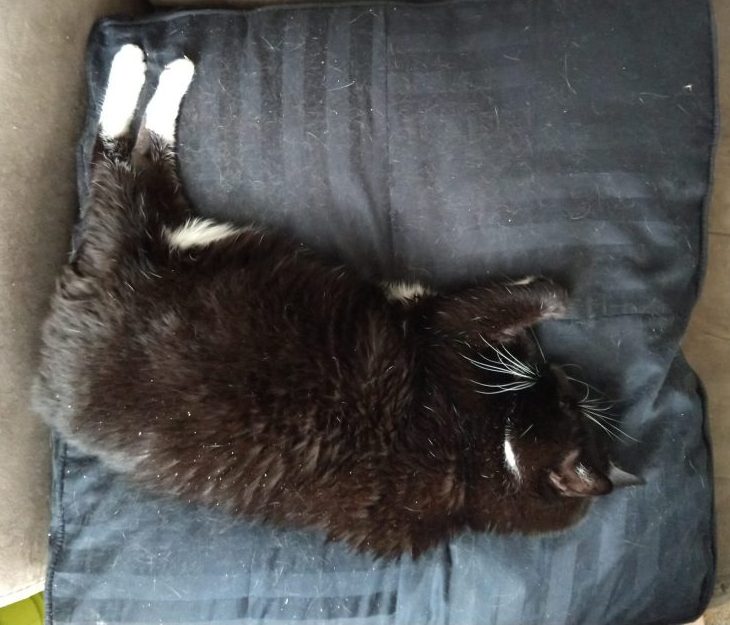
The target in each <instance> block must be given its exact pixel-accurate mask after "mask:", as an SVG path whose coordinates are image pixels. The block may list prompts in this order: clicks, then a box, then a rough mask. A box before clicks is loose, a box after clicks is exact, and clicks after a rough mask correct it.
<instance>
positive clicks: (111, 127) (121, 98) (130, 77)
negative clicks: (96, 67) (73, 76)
mask: <svg viewBox="0 0 730 625" xmlns="http://www.w3.org/2000/svg"><path fill="white" fill-rule="evenodd" d="M146 70H147V64H146V63H145V55H144V52H143V51H142V49H141V48H140V47H139V46H135V45H133V44H131V43H128V44H126V45H123V46H122V47H121V48H120V49H119V51H118V52H117V53H116V54H115V55H114V59H113V60H112V65H111V70H110V71H109V82H108V83H107V87H106V92H105V93H104V103H103V104H102V106H101V116H100V118H99V124H100V126H101V134H102V135H103V136H104V137H106V138H108V139H117V138H119V137H122V136H124V135H126V134H127V133H128V132H129V128H130V126H131V124H132V120H133V119H134V112H135V111H136V110H137V100H138V99H139V94H140V91H142V87H143V86H144V81H145V72H146Z"/></svg>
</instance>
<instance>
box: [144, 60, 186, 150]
mask: <svg viewBox="0 0 730 625" xmlns="http://www.w3.org/2000/svg"><path fill="white" fill-rule="evenodd" d="M194 73H195V66H194V65H193V62H192V61H191V60H190V59H188V58H187V57H183V58H180V59H177V60H175V61H173V62H172V63H169V64H168V65H166V66H165V69H164V70H163V71H162V74H160V81H159V83H158V85H157V89H156V91H155V93H154V95H153V96H152V99H151V100H150V101H149V104H148V105H147V110H146V112H145V120H144V127H145V128H146V129H147V130H148V131H150V132H152V133H154V134H155V135H157V137H159V138H160V139H161V140H162V141H163V142H164V143H166V144H167V145H168V146H169V147H170V148H172V147H173V146H174V145H175V129H176V126H177V118H178V115H179V113H180V104H181V103H182V99H183V97H184V96H185V94H186V93H187V90H188V87H189V86H190V82H191V81H192V79H193V74H194Z"/></svg>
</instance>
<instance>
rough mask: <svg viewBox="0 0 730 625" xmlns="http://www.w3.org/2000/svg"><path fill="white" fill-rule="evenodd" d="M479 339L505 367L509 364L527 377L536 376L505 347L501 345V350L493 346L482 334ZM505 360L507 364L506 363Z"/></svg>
mask: <svg viewBox="0 0 730 625" xmlns="http://www.w3.org/2000/svg"><path fill="white" fill-rule="evenodd" d="M479 338H480V339H482V342H483V343H484V344H485V345H486V346H487V347H489V348H490V349H491V350H492V351H493V352H494V353H495V354H496V355H497V358H498V359H499V362H500V363H501V364H503V365H505V366H507V365H508V364H509V365H511V366H512V367H513V368H515V369H517V370H519V371H522V372H523V373H525V374H526V375H530V376H535V375H536V372H535V371H533V370H532V368H530V367H529V366H528V365H527V364H526V363H524V362H522V361H521V360H519V359H518V358H515V356H514V355H513V354H512V352H510V351H509V350H508V349H507V348H506V347H505V346H504V345H500V347H499V348H497V347H495V346H494V345H492V344H491V343H490V342H489V341H487V340H486V339H485V338H484V337H483V336H482V335H481V334H480V335H479ZM505 360H506V361H507V362H505Z"/></svg>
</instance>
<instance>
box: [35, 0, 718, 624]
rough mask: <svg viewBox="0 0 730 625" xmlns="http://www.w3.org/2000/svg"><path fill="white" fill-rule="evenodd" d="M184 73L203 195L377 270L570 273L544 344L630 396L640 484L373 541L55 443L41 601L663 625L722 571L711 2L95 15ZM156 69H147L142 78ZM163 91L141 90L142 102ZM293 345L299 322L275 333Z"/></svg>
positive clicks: (100, 78)
mask: <svg viewBox="0 0 730 625" xmlns="http://www.w3.org/2000/svg"><path fill="white" fill-rule="evenodd" d="M127 42H133V43H137V44H139V45H141V46H143V47H144V49H145V50H146V51H147V53H148V55H149V59H150V67H151V71H152V72H158V71H159V70H160V68H161V67H162V66H163V65H164V64H165V63H166V62H169V61H170V60H172V59H174V58H176V57H178V56H179V55H181V54H183V53H185V54H187V55H188V56H190V57H192V58H194V59H195V60H196V62H197V73H196V77H195V80H194V82H193V85H192V87H191V90H190V92H189V94H188V96H187V98H186V100H185V101H184V105H183V110H182V115H181V119H180V128H179V149H180V158H181V170H182V176H183V180H184V184H185V188H186V190H187V192H188V194H189V195H190V197H191V199H192V200H193V202H194V203H195V205H196V206H197V207H198V209H199V211H200V213H201V214H204V215H210V216H215V217H219V218H225V219H232V220H234V221H243V220H246V219H248V218H255V219H256V220H259V221H262V222H265V223H267V224H272V225H278V226H281V227H282V228H285V229H287V230H289V231H292V232H294V233H295V234H296V235H297V236H298V237H300V238H301V239H302V240H304V241H306V242H307V243H309V244H310V245H312V246H314V247H315V248H317V249H319V250H321V251H322V252H323V253H326V254H330V255H332V256H334V257H339V258H342V259H344V260H346V261H348V262H350V263H354V264H357V265H358V266H359V267H361V268H362V269H363V270H364V271H366V272H367V273H368V274H370V275H372V276H374V277H388V278H394V277H417V278H419V279H421V280H423V281H425V282H429V283H432V284H435V285H437V286H439V285H445V284H454V283H460V284H465V283H469V282H470V281H471V280H474V279H476V278H483V277H484V276H503V275H504V276H515V277H519V276H522V275H525V274H536V273H542V274H546V275H549V276H553V277H556V278H558V279H560V280H562V281H564V282H565V283H567V284H568V285H569V286H570V288H571V290H572V292H573V296H574V300H573V301H574V306H573V309H572V314H571V317H570V318H569V319H566V320H564V321H556V322H552V323H549V324H545V325H544V327H543V328H541V332H540V336H541V340H542V342H543V344H544V347H545V349H546V350H547V351H549V352H550V353H551V354H553V355H554V357H555V358H556V359H558V360H560V361H563V362H572V363H576V364H578V365H580V366H581V367H582V368H583V376H584V377H585V378H587V380H588V381H589V382H594V383H596V384H597V385H600V386H601V387H602V388H604V389H606V390H607V391H608V393H609V395H610V396H611V397H613V398H615V399H617V400H618V403H617V412H618V414H619V415H620V418H621V421H622V425H621V427H622V428H623V429H624V430H625V431H626V432H627V434H629V435H630V436H632V437H634V438H635V439H638V442H635V441H633V440H630V439H626V440H625V441H624V442H623V443H621V442H618V443H617V444H616V454H617V456H618V457H619V458H620V460H621V463H622V464H623V465H624V467H625V468H627V469H630V470H632V471H635V472H638V473H640V474H641V475H643V476H644V477H645V478H646V480H647V485H646V486H644V487H642V488H634V489H627V490H625V491H623V492H620V493H616V494H613V495H611V496H610V497H606V498H603V499H602V500H601V501H598V502H596V504H595V506H594V507H593V508H592V511H591V513H590V516H589V518H588V519H587V520H585V522H583V523H582V524H580V525H579V526H578V527H576V528H575V529H573V530H570V531H568V532H565V533H561V534H558V535H552V536H545V537H538V538H536V537H532V538H528V537H519V536H509V537H498V536H489V535H484V534H480V535H464V536H460V537H458V538H456V539H455V540H453V541H452V542H451V543H450V544H448V545H446V546H443V547H442V548H439V549H436V550H433V551H431V552H429V553H428V554H427V555H425V556H424V557H422V558H421V559H419V560H418V561H415V562H414V561H412V560H411V559H409V558H404V559H402V560H401V561H399V562H392V561H391V562H388V561H375V560H373V559H372V558H370V557H369V556H365V555H356V554H353V553H351V552H350V551H348V549H347V548H346V547H345V546H343V545H340V544H327V543H325V542H324V541H323V538H322V536H320V535H318V534H314V533H308V532H294V531H283V530H275V529H271V528H269V527H266V526H255V525H253V524H249V523H245V522H240V521H234V520H233V519H231V518H229V517H226V516H224V515H222V514H218V513H216V512H214V511H211V510H207V509H200V508H192V507H189V506H186V505H185V504H184V503H179V502H174V501H170V500H167V499H164V498H155V497H152V496H150V495H148V494H145V493H143V492H140V491H139V490H138V489H136V488H134V487H132V486H130V485H128V484H127V483H126V482H125V481H124V480H123V479H122V478H121V477H119V476H117V475H114V474H113V473H111V472H109V471H107V470H106V469H104V468H102V467H101V466H99V464H98V463H97V462H96V461H95V460H93V459H91V458H87V457H83V456H82V455H80V454H79V453H78V452H77V451H75V450H73V449H71V448H70V447H67V446H66V445H65V444H64V443H63V442H62V441H59V442H58V444H57V446H56V456H55V480H54V499H53V525H52V534H51V547H52V551H51V564H50V572H49V579H48V588H47V595H46V596H47V605H48V614H49V622H50V623H59V624H61V623H79V624H80V623H102V622H104V623H110V624H111V623H128V624H132V623H158V622H161V623H201V624H202V623H205V624H214V623H218V624H223V623H226V624H230V623H241V624H243V623H254V622H271V623H277V624H283V623H293V622H297V623H302V622H304V623H323V622H326V623H351V624H352V625H355V624H358V625H359V624H366V623H367V624H368V625H370V624H378V625H379V624H386V623H388V624H390V623H403V624H406V625H415V624H418V625H422V624H426V623H455V624H457V625H468V624H479V625H484V624H492V625H530V624H535V625H537V624H547V625H578V624H581V625H609V624H611V625H613V624H616V623H620V624H621V625H659V624H667V625H668V624H670V623H679V622H683V621H690V620H692V619H693V618H695V617H696V616H697V615H698V614H699V613H700V612H701V611H702V609H703V608H704V606H705V604H706V602H707V600H708V597H709V593H710V591H711V588H712V581H713V579H712V578H713V565H714V547H713V522H712V490H711V485H712V476H711V471H710V460H709V450H708V445H707V436H706V424H705V416H704V411H703V396H702V393H701V390H700V386H699V383H698V381H697V379H696V377H695V375H694V374H693V373H692V371H691V370H690V369H689V367H688V366H687V364H686V362H685V360H684V358H683V357H682V354H681V352H680V349H679V341H680V338H681V336H682V333H683V331H684V328H685V325H686V323H687V318H688V315H689V312H690V310H691V308H692V305H693V303H694V301H695V299H696V297H697V291H698V283H699V279H700V275H701V272H702V269H703V262H704V251H703V250H704V239H703V236H704V221H703V220H704V214H705V213H704V208H703V206H704V202H705V199H706V197H707V193H708V180H709V172H710V164H711V149H712V144H713V137H714V91H713V65H712V61H713V54H712V39H711V26H710V15H709V9H708V6H707V2H706V1H705V0H652V1H651V2H636V1H635V0H616V1H614V2H606V1H605V0H532V1H528V0H481V1H476V0H475V1H468V0H467V1H449V2H441V3H437V4H415V5H406V4H372V5H369V4H357V5H352V6H337V7H333V6H331V5H330V6H327V7H320V8H318V7H304V8H301V7H294V8H276V9H262V10H258V11H253V12H248V13H243V12H232V11H201V12H184V13H177V14H167V15H159V16H154V17H152V18H147V19H143V20H140V21H136V22H125V21H105V22H102V23H100V24H99V25H98V26H97V28H96V29H95V31H94V33H93V35H92V37H91V41H90V47H89V57H88V68H89V87H90V94H91V98H90V104H91V106H90V114H89V119H88V124H87V128H86V132H85V134H84V136H83V140H82V143H81V148H82V149H81V152H80V154H81V157H80V165H81V167H80V170H79V171H80V176H79V183H80V189H81V195H82V196H84V195H85V194H86V190H87V185H88V171H87V164H88V156H89V151H90V148H91V145H92V142H93V135H94V133H95V125H96V116H97V113H98V103H99V102H100V100H101V95H102V93H103V88H104V85H105V81H106V75H107V72H108V68H109V62H110V59H111V57H112V55H113V54H114V52H115V51H116V50H117V49H118V48H119V46H121V45H122V44H124V43H127ZM153 84H154V80H152V81H151V84H150V88H152V87H153ZM148 96H149V90H148V91H147V92H146V93H145V97H148ZM283 340H285V339H283Z"/></svg>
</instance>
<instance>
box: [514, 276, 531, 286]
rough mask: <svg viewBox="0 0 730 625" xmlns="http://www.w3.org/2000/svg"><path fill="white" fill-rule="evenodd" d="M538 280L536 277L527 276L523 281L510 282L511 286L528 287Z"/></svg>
mask: <svg viewBox="0 0 730 625" xmlns="http://www.w3.org/2000/svg"><path fill="white" fill-rule="evenodd" d="M535 280H537V278H536V277H535V276H525V277H524V278H522V279H521V280H515V281H514V282H510V286H527V285H529V284H532V283H533V282H534V281H535Z"/></svg>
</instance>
